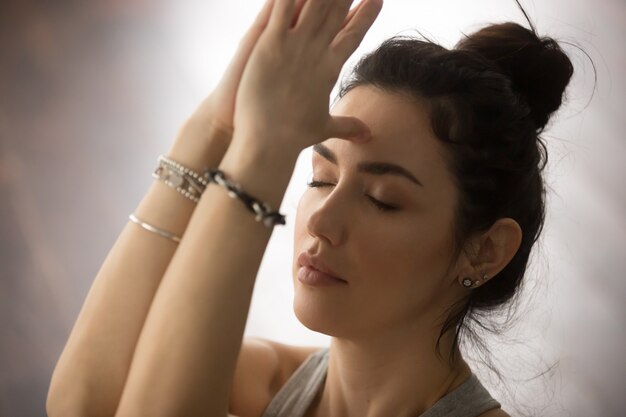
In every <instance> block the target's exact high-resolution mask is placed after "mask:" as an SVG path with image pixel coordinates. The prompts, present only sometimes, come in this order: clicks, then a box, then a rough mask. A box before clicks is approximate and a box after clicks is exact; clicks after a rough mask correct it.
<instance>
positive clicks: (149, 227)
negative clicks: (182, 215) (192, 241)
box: [128, 213, 181, 243]
mask: <svg viewBox="0 0 626 417" xmlns="http://www.w3.org/2000/svg"><path fill="white" fill-rule="evenodd" d="M128 218H129V219H130V221H132V222H133V223H136V224H138V225H139V226H141V227H143V228H144V229H146V230H148V231H150V232H153V233H156V234H157V235H160V236H163V237H166V238H168V239H170V240H173V241H174V242H176V243H179V242H180V239H181V238H180V237H178V236H176V235H173V234H172V233H170V232H167V231H165V230H163V229H159V228H158V227H155V226H153V225H151V224H149V223H146V222H144V221H142V220H139V219H138V218H137V216H135V215H134V214H133V213H131V214H130V215H129V216H128Z"/></svg>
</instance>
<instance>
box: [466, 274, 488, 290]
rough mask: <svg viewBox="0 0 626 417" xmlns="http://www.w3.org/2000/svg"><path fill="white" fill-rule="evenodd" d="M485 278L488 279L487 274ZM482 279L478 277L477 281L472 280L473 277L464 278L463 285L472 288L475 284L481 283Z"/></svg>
mask: <svg viewBox="0 0 626 417" xmlns="http://www.w3.org/2000/svg"><path fill="white" fill-rule="evenodd" d="M483 280H484V281H486V280H487V274H485V275H483ZM480 281H481V280H480V279H477V280H476V281H472V280H471V278H463V286H464V287H465V288H470V287H472V286H473V285H474V284H476V285H478V284H480Z"/></svg>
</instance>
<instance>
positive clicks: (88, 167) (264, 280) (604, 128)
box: [0, 0, 626, 417]
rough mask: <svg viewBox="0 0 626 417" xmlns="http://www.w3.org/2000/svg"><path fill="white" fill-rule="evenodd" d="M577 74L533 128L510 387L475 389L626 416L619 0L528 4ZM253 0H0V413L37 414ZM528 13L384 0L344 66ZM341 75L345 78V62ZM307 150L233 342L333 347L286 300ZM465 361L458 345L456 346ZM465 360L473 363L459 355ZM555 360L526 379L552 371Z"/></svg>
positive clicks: (456, 1)
mask: <svg viewBox="0 0 626 417" xmlns="http://www.w3.org/2000/svg"><path fill="white" fill-rule="evenodd" d="M523 4H524V5H525V7H526V9H527V11H528V13H529V14H530V16H531V18H532V19H533V20H534V22H535V24H536V26H537V28H538V30H539V32H540V33H541V34H545V35H549V36H553V37H555V38H557V39H558V40H562V41H565V42H569V43H576V44H577V45H579V46H580V47H582V48H583V49H584V50H585V51H586V52H587V53H588V54H589V55H590V56H591V58H592V59H593V61H594V63H595V65H596V69H597V76H598V82H597V86H596V87H597V89H596V91H595V94H594V95H593V97H592V91H593V86H594V73H593V68H592V66H591V64H590V62H589V60H588V59H587V57H586V56H585V55H584V54H583V53H582V52H581V51H580V50H578V49H576V48H575V47H573V46H572V45H568V44H564V45H563V46H564V48H565V50H566V51H567V52H568V53H569V54H570V56H571V58H572V61H573V62H574V65H575V69H576V74H575V77H574V80H573V82H572V84H571V85H570V89H569V90H568V101H567V102H566V103H565V105H564V106H563V107H562V109H561V111H560V112H559V113H558V114H557V115H556V117H555V118H554V119H553V121H552V124H551V127H550V128H549V129H548V130H547V131H546V132H545V134H544V137H545V138H546V140H547V142H548V145H549V152H550V162H549V164H548V172H547V174H546V175H547V177H546V178H547V183H548V187H549V189H548V192H549V201H548V205H549V206H548V216H547V220H546V227H545V229H544V235H543V237H542V239H541V240H540V241H539V245H538V246H537V247H536V253H535V254H534V258H533V260H532V265H531V267H530V268H529V272H528V274H529V275H528V280H529V283H530V284H531V285H529V286H528V291H527V292H526V293H525V294H524V297H525V298H524V300H525V304H524V310H523V314H521V318H520V320H518V321H517V325H516V326H515V327H514V328H513V329H512V330H511V331H510V332H509V333H508V334H507V335H505V336H506V337H504V338H503V339H500V338H492V339H489V340H490V343H491V344H490V346H491V350H492V352H493V355H494V360H496V363H497V364H498V366H499V368H500V369H501V371H502V372H503V374H504V375H505V376H506V377H507V378H508V379H506V380H505V382H506V383H505V384H500V383H498V382H497V381H496V380H495V379H493V378H491V377H490V375H489V373H488V372H487V371H486V370H483V369H482V368H481V365H480V363H478V362H476V363H475V366H476V368H475V369H476V371H477V372H478V373H479V374H481V375H483V377H484V381H485V385H486V386H487V387H488V388H489V389H490V390H492V391H493V393H494V394H495V396H496V397H497V398H499V399H500V400H501V402H502V403H503V408H505V409H506V410H508V411H509V412H510V413H511V414H512V415H517V413H518V412H527V411H535V412H537V413H538V414H537V415H543V416H561V415H562V416H580V417H583V416H584V417H590V416H605V417H607V416H608V417H613V416H615V417H617V416H623V415H624V409H626V400H625V399H624V395H623V394H624V386H626V365H625V363H626V361H624V358H623V356H624V353H626V352H625V349H624V346H625V344H626V328H625V327H626V326H625V325H624V319H625V318H626V314H625V313H626V307H625V305H626V256H625V255H626V249H625V248H626V188H625V187H624V180H626V164H625V160H626V139H625V136H624V132H625V131H626V118H625V116H626V115H625V114H624V105H626V100H625V97H626V82H625V81H624V77H625V75H626V52H625V48H624V41H625V40H626V2H624V1H623V0H596V1H591V0H575V1H566V0H545V1H541V2H539V1H534V2H531V1H523ZM261 5H262V1H261V0H241V1H237V2H225V1H222V2H217V1H213V0H203V1H200V0H178V1H174V0H160V1H153V2H148V1H139V0H133V1H131V0H127V1H121V0H115V1H92V2H79V1H54V2H46V1H35V0H21V1H17V0H3V1H2V2H1V3H0V416H2V417H5V416H20V417H21V416H44V415H45V398H46V394H47V389H48V384H49V381H50V376H51V373H52V370H53V368H54V366H55V364H56V360H57V358H58V356H59V355H60V353H61V351H62V349H63V346H64V344H65V341H66V340H67V337H68V335H69V332H70V330H71V327H72V325H73V323H74V320H75V319H76V317H77V315H78V312H79V310H80V308H81V305H82V303H83V300H84V297H85V296H86V294H87V291H88V290H89V287H90V285H91V282H92V280H93V278H94V277H95V275H96V272H97V271H98V269H99V267H100V265H101V263H102V262H103V261H104V258H105V257H106V254H107V253H108V250H109V249H110V248H111V246H112V245H113V243H114V241H115V239H116V238H117V236H118V234H119V233H120V232H121V229H122V227H123V226H124V224H125V223H126V222H127V219H128V214H129V213H130V212H132V211H133V210H134V208H135V207H136V206H137V204H138V203H139V201H140V200H141V198H142V196H143V194H144V193H145V192H146V191H147V189H148V186H149V185H150V183H151V182H152V181H153V180H152V178H151V175H150V174H151V172H152V170H153V169H154V167H155V166H156V158H157V157H158V155H159V154H161V153H165V152H166V151H167V150H168V148H169V144H170V143H171V141H172V140H173V138H174V135H175V133H176V131H177V129H178V127H179V126H180V124H181V123H182V122H183V121H184V120H185V118H186V117H187V116H188V115H189V114H190V113H191V112H192V111H193V110H194V108H195V107H196V105H197V104H198V103H199V102H200V101H201V100H202V99H203V98H204V97H205V96H206V95H207V94H208V93H209V92H210V91H211V89H212V87H213V86H214V85H215V84H216V83H217V81H218V80H219V77H220V75H221V74H222V71H223V70H224V69H225V67H226V65H227V63H228V61H229V60H230V58H231V56H232V54H233V53H234V51H235V48H236V45H237V42H238V40H239V39H240V37H241V36H242V35H243V33H244V32H245V30H246V29H247V27H248V26H249V24H250V23H251V22H252V20H253V18H254V16H255V15H256V13H257V12H258V10H260V8H261ZM506 20H513V21H516V22H519V23H524V19H523V16H522V15H521V13H520V12H519V10H518V9H517V8H516V5H515V3H514V1H513V0H510V1H509V0H507V1H502V0H500V1H496V0H476V1H472V2H469V1H466V0H443V1H434V0H430V1H428V0H422V1H409V0H406V1H402V0H386V2H385V6H384V8H383V11H382V13H381V15H380V16H379V18H378V20H377V22H376V23H375V25H374V27H373V28H372V29H371V30H370V32H369V33H368V35H367V37H366V38H365V40H364V41H363V43H362V45H361V47H360V48H359V50H357V52H356V53H355V54H354V56H353V57H352V58H351V60H350V61H348V66H349V65H350V64H353V63H354V61H355V60H356V59H357V58H358V56H359V55H361V54H362V53H364V52H366V51H368V50H371V49H373V48H375V47H376V45H377V44H378V43H380V42H381V41H382V40H383V39H385V38H387V37H389V36H392V35H394V34H398V33H400V32H403V33H404V34H409V33H415V32H414V31H412V29H420V30H422V31H423V32H424V33H426V34H428V35H429V36H431V37H432V38H434V39H435V40H438V41H439V42H440V43H442V44H443V45H444V46H447V47H451V46H452V45H453V44H454V43H455V42H456V40H457V39H458V38H459V36H460V35H461V32H462V31H463V32H470V31H472V30H476V29H478V28H479V27H480V26H482V25H484V24H487V23H491V22H501V21H506ZM348 66H347V67H346V68H344V69H347V68H348ZM308 172H310V149H307V150H305V151H303V153H302V154H301V155H300V159H299V160H298V163H297V165H296V169H295V172H294V176H293V178H292V182H291V183H290V186H289V189H288V190H287V194H286V196H285V199H284V201H283V207H282V210H281V212H285V213H286V214H287V225H286V227H284V228H277V229H276V230H275V232H274V234H273V235H272V238H271V240H270V244H269V246H268V249H267V252H266V254H265V257H264V260H263V263H262V266H261V270H260V273H259V277H258V281H257V286H256V287H255V293H254V297H253V301H252V306H251V310H250V315H249V318H248V323H247V327H246V335H255V336H262V337H266V338H271V339H275V340H279V341H282V342H284V343H291V344H297V345H300V344H301V345H320V346H323V345H328V343H329V339H328V337H327V336H325V335H321V334H316V333H313V332H311V331H309V330H308V329H306V328H305V327H303V326H302V325H301V324H300V323H299V322H298V321H297V319H296V318H295V316H294V314H293V311H292V304H291V303H292V296H293V288H292V287H291V257H292V256H293V254H292V250H293V249H292V244H293V242H292V236H293V218H294V216H295V208H296V204H297V202H298V198H299V196H300V195H301V193H302V192H303V191H304V189H305V182H306V179H307V174H308ZM468 349H469V352H468V354H471V347H468ZM470 356H471V355H470ZM554 362H556V363H557V365H556V366H555V367H553V368H552V369H551V371H550V372H547V373H546V374H545V375H543V376H542V377H539V378H533V377H534V376H535V375H537V373H539V372H541V371H542V370H545V369H546V368H547V367H548V366H549V364H551V363H554Z"/></svg>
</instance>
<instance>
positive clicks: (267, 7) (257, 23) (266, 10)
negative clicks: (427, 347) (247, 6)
mask: <svg viewBox="0 0 626 417" xmlns="http://www.w3.org/2000/svg"><path fill="white" fill-rule="evenodd" d="M273 6H274V0H266V1H265V4H264V5H263V8H262V9H261V11H260V12H259V14H258V15H257V17H256V19H254V23H253V24H252V27H253V28H255V29H264V28H265V27H266V26H267V23H268V22H269V20H270V14H271V12H272V8H273Z"/></svg>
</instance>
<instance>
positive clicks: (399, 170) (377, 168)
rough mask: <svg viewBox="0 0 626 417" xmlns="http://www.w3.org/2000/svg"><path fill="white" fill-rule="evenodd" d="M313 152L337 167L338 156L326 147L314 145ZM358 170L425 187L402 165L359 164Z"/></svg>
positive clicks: (370, 162)
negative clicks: (395, 176)
mask: <svg viewBox="0 0 626 417" xmlns="http://www.w3.org/2000/svg"><path fill="white" fill-rule="evenodd" d="M313 151H315V152H317V153H318V154H320V155H322V156H323V157H324V159H326V160H327V161H329V162H331V163H333V164H335V165H337V156H336V155H335V154H334V153H333V151H331V150H330V149H329V148H328V147H327V146H326V145H323V144H321V143H316V144H315V145H313ZM357 169H358V171H359V172H365V173H368V174H374V175H385V174H391V175H397V176H400V177H404V178H406V179H408V180H410V181H411V182H412V183H414V184H417V185H419V186H421V187H423V186H424V184H422V183H421V182H420V180H418V179H417V178H416V177H415V176H414V175H413V174H411V172H410V171H409V170H407V169H406V168H403V167H401V166H400V165H396V164H392V163H390V162H375V161H364V162H359V164H358V165H357Z"/></svg>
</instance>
